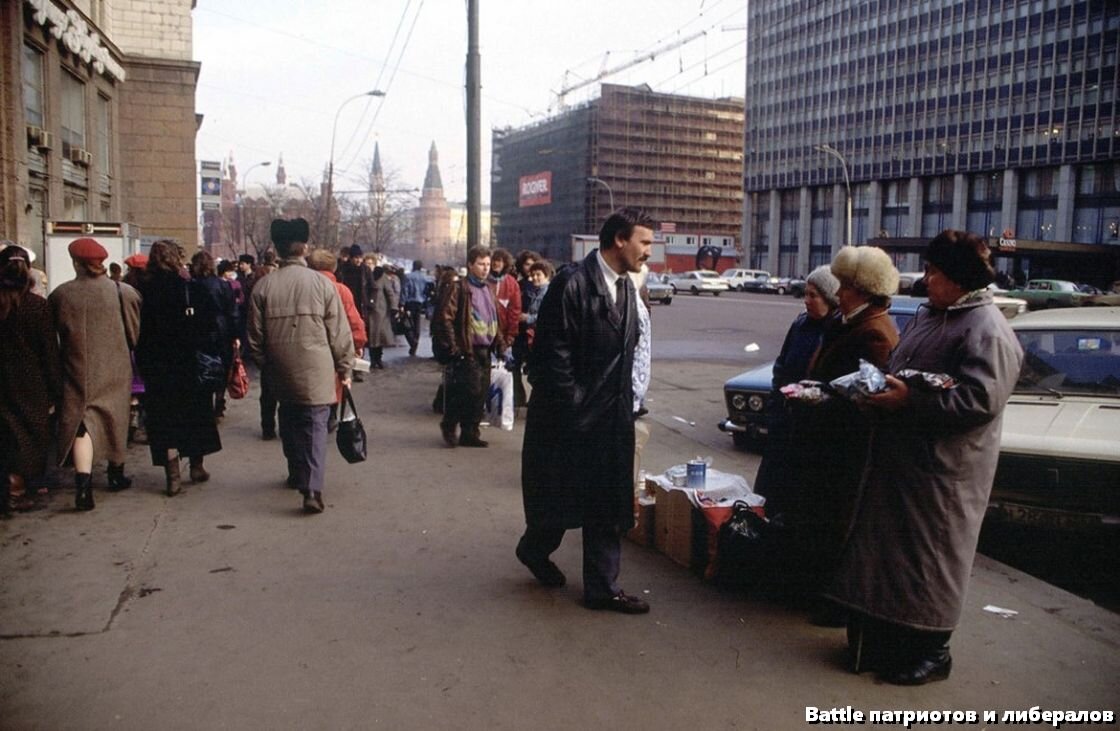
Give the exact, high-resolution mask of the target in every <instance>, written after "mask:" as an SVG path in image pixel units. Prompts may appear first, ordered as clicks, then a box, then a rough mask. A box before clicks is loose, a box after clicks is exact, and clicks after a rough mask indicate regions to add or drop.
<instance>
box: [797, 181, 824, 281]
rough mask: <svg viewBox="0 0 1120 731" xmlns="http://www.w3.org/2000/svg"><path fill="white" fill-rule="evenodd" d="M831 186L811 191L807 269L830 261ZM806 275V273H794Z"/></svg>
mask: <svg viewBox="0 0 1120 731" xmlns="http://www.w3.org/2000/svg"><path fill="white" fill-rule="evenodd" d="M832 190H833V188H832V186H831V185H826V186H821V187H819V188H814V189H813V210H812V220H811V223H810V239H809V268H810V269H815V268H816V267H818V266H820V265H821V264H827V263H828V262H829V261H831V260H832V200H833V199H832ZM796 273H798V274H806V273H807V272H796Z"/></svg>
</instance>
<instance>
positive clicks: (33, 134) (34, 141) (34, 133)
mask: <svg viewBox="0 0 1120 731" xmlns="http://www.w3.org/2000/svg"><path fill="white" fill-rule="evenodd" d="M44 136H45V137H48V138H49V137H50V133H49V132H47V131H46V130H45V129H43V128H42V127H36V126H35V125H33V124H29V125H27V146H28V147H42V145H43V138H44Z"/></svg>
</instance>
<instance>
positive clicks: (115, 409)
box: [47, 269, 140, 463]
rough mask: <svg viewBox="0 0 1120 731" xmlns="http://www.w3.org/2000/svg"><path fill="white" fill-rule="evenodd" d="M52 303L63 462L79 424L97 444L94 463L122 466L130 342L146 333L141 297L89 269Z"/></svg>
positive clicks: (61, 288) (53, 297)
mask: <svg viewBox="0 0 1120 731" xmlns="http://www.w3.org/2000/svg"><path fill="white" fill-rule="evenodd" d="M47 302H48V303H49V304H50V306H51V315H52V316H53V318H54V324H55V329H56V330H57V331H58V341H59V350H60V352H61V355H62V408H61V410H60V412H59V417H58V456H59V459H60V460H63V461H65V460H66V458H67V457H69V456H70V448H71V447H72V446H73V444H74V437H76V436H77V434H78V426H79V425H80V424H83V423H84V424H85V425H86V431H87V432H89V435H90V437H91V438H92V440H93V459H94V462H98V461H100V460H103V459H107V460H109V461H110V462H114V463H122V462H124V456H125V450H126V448H127V446H128V412H129V402H130V401H131V398H132V361H131V359H130V357H129V343H132V344H135V343H136V340H137V338H138V337H139V335H140V294H139V293H138V292H137V291H136V290H135V289H133V288H132V287H130V286H128V285H127V284H124V283H120V284H118V283H116V282H114V281H113V280H111V279H109V277H107V276H105V275H104V274H102V275H99V276H96V277H94V276H91V275H89V274H87V273H86V271H85V270H84V269H83V270H79V271H78V276H77V278H76V279H73V280H71V281H69V282H66V283H65V284H60V285H59V286H58V288H57V289H55V290H54V291H53V292H51V296H50V297H49V298H47ZM122 310H123V312H122ZM126 332H127V335H126Z"/></svg>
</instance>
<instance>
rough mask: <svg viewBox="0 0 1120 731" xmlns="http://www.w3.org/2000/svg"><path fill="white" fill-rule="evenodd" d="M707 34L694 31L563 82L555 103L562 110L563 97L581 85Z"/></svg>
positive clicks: (603, 77)
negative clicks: (581, 79) (577, 79)
mask: <svg viewBox="0 0 1120 731" xmlns="http://www.w3.org/2000/svg"><path fill="white" fill-rule="evenodd" d="M707 34H708V31H706V30H702V31H698V32H696V33H693V34H692V35H689V36H685V37H684V38H678V39H677V40H675V41H673V42H672V43H666V44H665V45H662V46H658V47H657V48H655V49H653V50H652V51H646V52H645V53H643V54H642V55H640V56H638V57H636V58H633V59H631V60H629V61H627V62H626V63H623V64H619V65H618V66H614V67H611V68H609V69H602V70H601V71H599V73H597V74H596V75H595V76H592V77H591V78H590V79H584V80H583V81H577V82H575V83H574V84H565V85H564V86H563V87H561V89H560V91H558V92H556V105H557V107H559V108H560V109H561V110H563V109H565V108H566V105H565V103H564V97H565V96H567V95H568V94H570V93H572V92H573V91H575V90H576V89H582V88H583V87H585V86H588V85H590V84H594V83H596V82H598V81H601V80H602V79H605V78H606V77H608V76H613V75H614V74H617V73H618V72H620V71H625V70H626V69H628V68H632V67H634V66H637V65H638V64H642V63H645V62H646V61H652V60H654V59H655V58H657V57H658V56H660V55H661V54H662V53H665V52H667V51H672V50H673V49H674V48H680V47H681V46H683V45H685V44H686V43H691V42H692V41H694V40H696V39H697V38H700V37H702V36H705V35H707ZM567 75H568V72H564V76H565V78H567Z"/></svg>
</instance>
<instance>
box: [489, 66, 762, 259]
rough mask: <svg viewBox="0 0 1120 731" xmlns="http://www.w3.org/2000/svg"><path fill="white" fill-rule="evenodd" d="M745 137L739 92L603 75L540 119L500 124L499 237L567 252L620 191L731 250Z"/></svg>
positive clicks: (493, 185) (495, 189)
mask: <svg viewBox="0 0 1120 731" xmlns="http://www.w3.org/2000/svg"><path fill="white" fill-rule="evenodd" d="M742 141H743V100H742V99H737V98H736V99H702V98H698V97H689V96H681V95H675V94H660V93H657V92H654V91H651V90H650V88H649V87H648V86H637V87H629V86H620V85H617V84H603V85H602V86H601V93H600V96H599V98H598V99H595V100H593V101H591V102H589V103H588V104H585V105H583V106H579V107H575V108H573V109H571V110H569V111H567V112H564V113H562V114H560V115H557V116H555V117H552V118H550V119H547V120H545V121H543V122H540V123H538V124H533V125H530V126H527V127H522V128H519V129H496V130H494V132H493V164H492V166H491V180H490V205H491V207H492V209H493V216H494V222H493V226H494V238H495V239H496V243H497V245H498V246H501V247H503V248H506V249H509V250H510V251H512V252H515V253H516V252H517V251H519V250H521V249H533V250H535V251H538V252H540V253H541V254H543V255H544V256H546V257H548V258H550V259H553V260H556V261H568V260H569V258H570V252H571V238H570V237H571V236H572V234H585V233H595V232H597V231H598V230H599V228H600V226H602V223H603V221H604V220H605V219H606V217H607V216H608V215H609V214H610V211H611V204H612V201H613V204H614V206H615V207H621V206H634V207H637V208H641V209H643V210H645V211H647V212H648V213H649V214H650V215H652V216H653V217H654V218H655V219H656V220H658V221H660V222H663V223H664V224H666V226H665V227H664V230H665V231H667V232H670V231H671V232H673V233H675V234H680V235H682V237H691V240H690V242H691V245H692V247H693V250H695V249H696V248H698V247H699V246H701V245H704V244H709V245H718V244H717V243H716V242H717V241H720V242H727V243H729V244H730V246H728V248H729V249H731V251H730V252H729V254H730V255H731V256H732V257H733V256H734V255H735V250H734V244H735V242H736V240H737V238H738V235H739V228H740V216H741V212H742V195H743V191H742V186H741V183H740V176H741V175H742V170H743V147H742ZM592 177H594V178H597V180H589V178H592ZM705 239H707V240H705ZM682 240H685V239H683V238H682Z"/></svg>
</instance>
